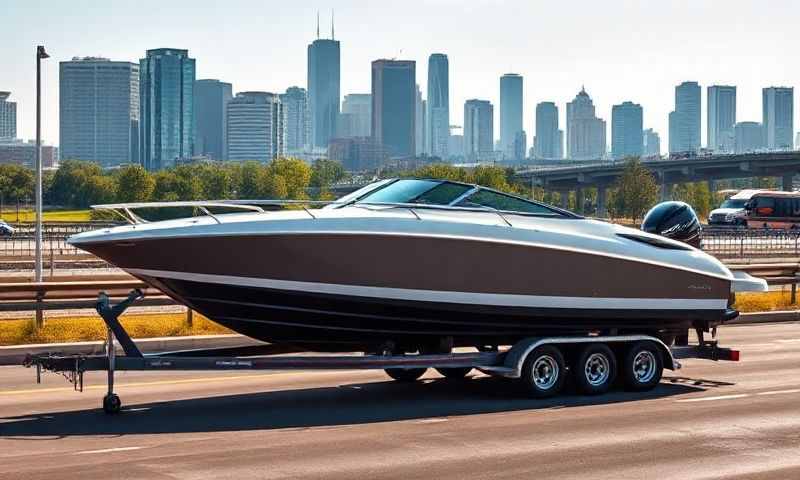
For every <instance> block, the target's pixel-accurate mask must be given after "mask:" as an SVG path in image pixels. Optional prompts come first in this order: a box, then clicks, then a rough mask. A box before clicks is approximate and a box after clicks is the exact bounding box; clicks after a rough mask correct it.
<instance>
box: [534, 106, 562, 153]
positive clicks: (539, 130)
mask: <svg viewBox="0 0 800 480" xmlns="http://www.w3.org/2000/svg"><path fill="white" fill-rule="evenodd" d="M559 132H560V130H559V129H558V107H557V106H556V104H555V103H553V102H541V103H539V104H537V105H536V135H535V136H534V139H533V145H534V153H535V156H536V158H540V159H545V160H552V159H558V158H561V153H562V147H561V143H560V142H561V138H560V135H559Z"/></svg>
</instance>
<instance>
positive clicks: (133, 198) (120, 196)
mask: <svg viewBox="0 0 800 480" xmlns="http://www.w3.org/2000/svg"><path fill="white" fill-rule="evenodd" d="M116 181H117V200H118V201H119V202H122V203H130V202H146V201H148V200H149V199H150V197H151V196H152V195H153V190H155V187H156V181H155V179H154V178H153V176H152V175H150V173H148V171H147V170H145V169H144V168H143V167H142V166H141V165H129V166H126V167H122V168H121V169H120V170H119V172H117V175H116Z"/></svg>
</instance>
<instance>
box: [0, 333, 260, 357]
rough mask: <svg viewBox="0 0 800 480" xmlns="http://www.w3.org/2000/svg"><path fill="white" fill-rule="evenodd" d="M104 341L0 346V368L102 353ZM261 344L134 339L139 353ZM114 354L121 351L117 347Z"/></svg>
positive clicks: (208, 338) (225, 338)
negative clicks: (48, 356)
mask: <svg viewBox="0 0 800 480" xmlns="http://www.w3.org/2000/svg"><path fill="white" fill-rule="evenodd" d="M104 343H105V342H103V341H95V342H75V343H40V344H33V345H14V346H8V347H0V365H22V362H23V360H25V357H26V356H27V355H37V354H44V353H59V354H63V355H78V354H83V355H92V354H100V353H103V351H104V350H103V346H104ZM261 343H262V342H259V341H257V340H253V339H252V338H248V337H245V336H244V335H236V334H231V335H194V336H189V337H157V338H143V339H140V340H136V346H138V347H139V349H140V350H141V351H142V353H152V352H166V351H176V350H191V349H195V348H229V347H240V346H247V345H259V344H261ZM117 351H118V352H120V353H119V354H120V355H121V354H122V350H121V349H120V348H119V346H117Z"/></svg>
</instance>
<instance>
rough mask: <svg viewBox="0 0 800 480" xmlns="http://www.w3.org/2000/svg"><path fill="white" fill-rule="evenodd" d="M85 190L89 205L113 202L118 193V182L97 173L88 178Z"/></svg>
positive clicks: (86, 201)
mask: <svg viewBox="0 0 800 480" xmlns="http://www.w3.org/2000/svg"><path fill="white" fill-rule="evenodd" d="M83 190H84V199H83V200H84V202H85V203H86V204H87V205H97V204H101V203H111V202H113V201H114V198H115V197H116V194H117V184H116V182H114V180H113V179H112V178H111V177H107V176H102V175H95V176H92V177H89V178H88V179H87V180H86V184H85V185H84V187H83Z"/></svg>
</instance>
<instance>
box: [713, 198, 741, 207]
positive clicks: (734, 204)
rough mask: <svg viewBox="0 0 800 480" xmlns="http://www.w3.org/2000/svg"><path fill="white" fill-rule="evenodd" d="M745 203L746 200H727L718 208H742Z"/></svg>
mask: <svg viewBox="0 0 800 480" xmlns="http://www.w3.org/2000/svg"><path fill="white" fill-rule="evenodd" d="M745 203H747V200H744V199H736V200H734V199H732V198H729V199H727V200H725V201H724V202H722V205H720V207H719V208H744V204H745Z"/></svg>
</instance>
